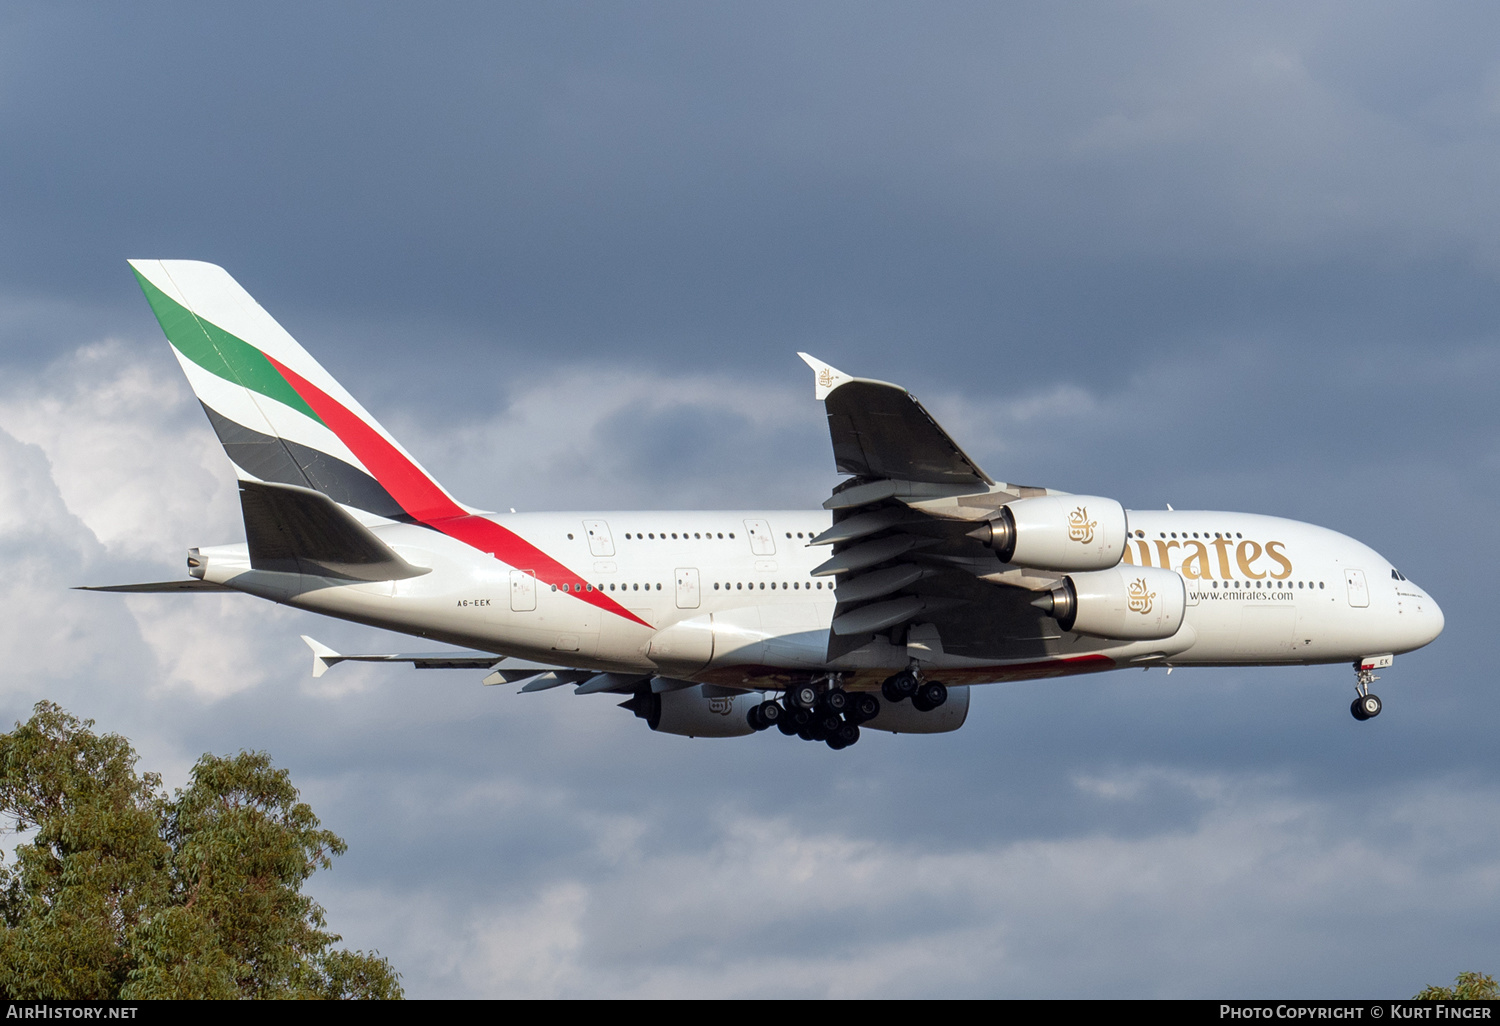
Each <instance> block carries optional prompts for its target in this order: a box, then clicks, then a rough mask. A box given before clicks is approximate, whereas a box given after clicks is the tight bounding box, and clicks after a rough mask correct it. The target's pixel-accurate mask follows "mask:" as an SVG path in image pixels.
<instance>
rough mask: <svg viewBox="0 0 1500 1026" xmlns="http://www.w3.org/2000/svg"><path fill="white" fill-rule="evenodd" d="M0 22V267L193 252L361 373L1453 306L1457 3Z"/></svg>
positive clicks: (1470, 132) (1471, 218) (1387, 316)
mask: <svg viewBox="0 0 1500 1026" xmlns="http://www.w3.org/2000/svg"><path fill="white" fill-rule="evenodd" d="M142 11H145V12H146V13H145V14H144V15H143V14H142V13H141V12H142ZM8 35H9V37H10V38H9V47H8V49H9V52H10V54H11V60H12V64H11V68H10V70H9V72H8V80H7V87H6V98H5V101H4V104H3V108H0V117H3V125H4V135H5V140H6V141H5V149H6V155H7V159H6V161H5V162H4V165H3V167H4V170H3V172H0V175H3V177H0V187H3V188H4V189H5V192H6V194H7V195H8V196H11V197H18V198H20V201H19V202H12V203H9V204H7V206H6V210H5V213H4V214H3V215H0V216H3V223H4V227H5V230H6V232H7V235H8V236H9V237H10V238H11V239H12V240H13V241H14V242H16V243H23V244H17V245H12V246H11V247H8V249H7V255H6V257H5V263H4V265H3V266H4V270H5V273H6V277H7V280H9V281H11V282H13V283H14V286H13V287H17V288H23V289H26V290H28V291H34V292H39V293H41V294H43V295H60V294H67V295H70V296H74V295H87V296H90V297H93V298H94V299H95V300H96V301H98V302H113V303H120V304H129V303H134V300H133V299H131V298H130V296H129V292H130V289H129V282H128V279H127V278H126V277H124V275H123V272H122V271H121V269H120V267H119V257H120V255H121V254H126V253H137V252H139V253H149V254H169V255H178V256H201V257H203V258H206V259H213V260H216V261H218V262H221V263H224V264H226V265H228V266H231V267H232V268H234V269H235V273H236V274H238V275H240V276H241V277H242V278H244V279H245V280H246V281H247V282H249V283H250V284H251V287H252V289H253V290H254V291H255V292H256V293H257V294H265V295H269V296H272V297H274V298H275V300H276V303H277V307H278V309H279V310H281V311H283V316H284V317H285V318H286V319H288V320H290V321H292V322H294V323H318V322H319V321H320V320H323V319H326V318H327V316H328V313H329V312H330V311H331V310H338V311H340V317H341V318H343V319H344V320H346V321H348V320H349V319H350V318H351V316H352V317H356V318H358V317H362V318H364V319H367V320H368V321H370V322H394V326H392V327H387V328H385V329H384V330H382V329H380V328H379V327H374V326H373V325H372V326H371V328H370V329H369V331H368V332H367V333H366V334H367V335H368V336H369V337H366V338H350V339H348V340H347V342H346V343H345V344H346V345H360V343H363V345H360V351H362V352H364V353H366V354H368V353H369V352H370V349H369V346H370V345H371V344H373V345H375V346H377V347H378V351H379V352H380V353H381V354H382V357H383V358H390V357H392V356H393V355H395V354H396V353H397V352H399V350H400V349H401V348H407V347H410V346H413V345H417V346H421V347H423V348H425V349H429V350H432V349H436V350H440V351H448V352H449V355H450V356H451V358H453V359H454V360H458V359H461V358H467V359H468V360H469V361H471V362H475V363H478V364H479V365H480V366H483V367H484V368H485V369H486V370H487V371H489V372H495V371H497V370H500V369H502V368H503V366H504V364H505V362H510V361H515V360H518V359H520V360H523V361H526V362H530V361H532V360H535V359H537V356H536V351H537V350H538V349H544V350H546V351H548V352H555V351H556V350H558V349H562V350H564V351H566V352H568V353H571V354H575V355H576V354H589V355H591V356H599V357H605V358H610V357H613V356H615V355H617V354H618V353H619V352H620V350H621V349H622V348H624V349H628V350H630V351H633V352H649V353H650V354H651V355H652V356H653V357H654V358H656V359H662V358H664V357H669V356H670V357H676V358H678V359H682V358H686V359H689V360H695V361H698V360H702V359H703V358H704V356H705V353H706V352H711V353H712V357H713V362H714V363H715V364H718V365H723V364H726V363H728V364H734V365H736V366H739V367H752V366H758V365H760V364H761V362H762V361H763V359H764V357H765V355H767V354H768V353H774V354H775V355H777V356H783V355H784V354H786V353H787V351H788V350H790V349H791V348H793V347H794V346H804V347H805V346H810V345H813V344H814V343H822V344H823V347H824V348H825V349H827V350H829V351H830V356H831V357H832V358H835V359H836V360H837V359H841V358H842V359H844V360H845V362H848V358H849V357H852V356H854V355H856V354H857V355H859V356H861V357H863V358H865V359H872V360H876V361H878V362H879V363H880V364H881V365H882V366H884V367H889V368H890V371H889V372H888V373H890V374H896V373H904V374H907V375H910V374H912V373H916V374H928V375H932V374H934V372H935V371H936V368H934V367H933V366H932V365H931V362H930V361H927V360H924V359H922V358H921V356H920V355H919V354H923V353H929V352H933V351H934V350H935V351H936V352H939V353H941V354H942V355H943V357H944V358H945V359H944V364H945V365H949V366H952V367H953V368H955V369H958V368H963V369H964V370H965V371H966V372H968V371H975V370H977V371H981V372H991V373H993V374H995V375H996V376H999V377H1002V378H1003V379H1004V380H1014V379H1017V378H1020V379H1022V380H1036V379H1039V378H1040V379H1045V378H1047V377H1050V376H1053V375H1054V374H1055V373H1056V367H1057V366H1058V364H1059V363H1061V364H1062V365H1064V366H1067V367H1068V368H1069V369H1070V373H1072V374H1074V375H1084V376H1085V377H1087V378H1088V379H1089V380H1092V381H1095V382H1099V381H1102V380H1104V379H1105V377H1106V375H1107V374H1108V373H1110V370H1109V368H1110V365H1111V364H1112V363H1113V362H1115V361H1118V360H1119V359H1120V358H1122V357H1129V356H1132V355H1138V354H1139V353H1141V352H1142V351H1150V350H1152V349H1155V348H1158V347H1161V346H1175V347H1177V348H1179V349H1182V350H1186V351H1191V348H1192V346H1193V344H1194V343H1195V341H1196V339H1197V338H1198V337H1199V336H1200V334H1201V333H1202V332H1204V331H1206V330H1210V329H1211V328H1218V329H1221V330H1222V329H1223V328H1225V327H1227V326H1232V327H1233V328H1235V329H1237V330H1240V331H1250V332H1257V333H1259V334H1263V335H1264V334H1267V332H1266V330H1265V329H1267V328H1272V329H1278V330H1276V331H1275V332H1274V333H1276V334H1286V333H1289V332H1290V333H1293V334H1295V333H1297V332H1299V331H1312V330H1317V331H1318V332H1319V334H1320V336H1322V337H1328V335H1329V333H1330V332H1332V333H1333V334H1334V335H1335V336H1336V337H1337V338H1338V340H1339V341H1343V342H1350V341H1352V340H1354V339H1355V338H1368V337H1369V336H1370V335H1371V334H1374V335H1376V336H1377V337H1387V338H1388V337H1391V336H1392V335H1393V334H1396V333H1398V332H1400V331H1401V330H1402V329H1405V328H1411V327H1414V326H1416V325H1418V324H1421V325H1426V326H1428V327H1429V328H1431V327H1436V328H1439V329H1441V328H1444V327H1449V326H1452V327H1451V329H1450V330H1457V331H1464V330H1466V329H1467V330H1470V331H1472V330H1473V329H1474V327H1475V326H1476V325H1479V324H1486V323H1488V322H1489V321H1490V320H1492V319H1493V314H1494V307H1493V304H1492V302H1491V301H1490V300H1489V299H1488V296H1487V295H1486V293H1487V291H1489V290H1487V289H1484V288H1481V286H1483V285H1487V284H1488V282H1490V281H1492V280H1493V274H1492V271H1491V268H1490V266H1489V265H1488V263H1487V262H1485V261H1484V260H1481V259H1480V258H1481V257H1483V256H1484V255H1485V254H1486V253H1488V252H1490V251H1491V250H1492V249H1493V247H1492V246H1491V245H1490V244H1489V243H1487V242H1486V241H1485V236H1486V233H1485V231H1484V229H1490V230H1491V231H1490V234H1491V235H1493V229H1494V228H1495V227H1496V222H1497V220H1500V218H1497V217H1496V211H1495V201H1494V200H1493V199H1492V198H1490V197H1489V195H1488V191H1489V190H1488V187H1487V186H1488V178H1487V176H1484V175H1482V174H1479V173H1477V171H1478V165H1480V164H1481V163H1482V162H1483V161H1487V160H1488V161H1492V160H1493V159H1494V155H1495V152H1496V149H1495V147H1496V140H1495V138H1494V125H1493V120H1494V114H1493V110H1492V109H1490V108H1489V107H1488V106H1486V105H1487V104H1491V105H1492V104H1493V99H1492V98H1491V97H1490V96H1489V93H1488V92H1487V90H1489V89H1490V88H1491V87H1490V85H1489V80H1488V79H1487V78H1486V75H1487V74H1488V73H1489V65H1488V64H1487V63H1486V62H1487V60H1488V58H1487V55H1486V54H1485V52H1484V51H1483V48H1482V47H1477V46H1475V45H1474V44H1473V43H1472V42H1469V40H1472V39H1473V38H1477V37H1479V36H1482V35H1483V31H1482V26H1479V25H1476V24H1474V18H1473V17H1467V18H1465V17H1460V16H1458V15H1456V14H1450V15H1449V16H1447V17H1446V18H1445V17H1442V16H1437V17H1433V18H1428V17H1427V16H1426V15H1423V16H1422V17H1420V18H1419V17H1416V16H1415V14H1414V13H1412V14H1411V16H1410V17H1401V16H1399V15H1395V16H1387V17H1384V18H1382V17H1378V16H1377V17H1368V18H1366V17H1364V16H1363V15H1362V14H1356V13H1355V12H1349V11H1341V10H1340V9H1338V8H1305V7H1304V6H1299V5H1293V6H1290V7H1287V8H1285V9H1283V10H1282V11H1281V12H1280V14H1279V16H1277V17H1272V18H1268V17H1266V16H1264V14H1262V13H1260V12H1258V11H1257V12H1255V13H1251V12H1249V11H1236V10H1233V9H1230V10H1225V9H1220V8H1213V9H1198V8H1194V7H1186V8H1171V7H1165V8H1163V7H1156V8H1146V9H1142V8H1119V7H1116V6H1113V5H1098V6H1074V7H1070V8H1069V12H1068V13H1060V14H1057V15H1053V14H1050V13H1044V12H1039V11H1034V10H1032V9H1030V8H1028V7H1026V6H1025V5H1020V6H1018V7H1012V8H1005V7H996V6H994V5H982V4H981V5H957V6H950V7H943V8H936V9H934V8H929V7H927V6H923V7H921V8H914V7H901V6H880V5H873V6H872V5H863V4H860V5H838V4H832V5H819V6H815V7H810V8H809V7H806V6H805V5H789V6H775V5H769V6H767V5H757V6H756V7H754V8H738V7H732V6H731V7H717V6H703V5H698V4H681V5H678V4H664V5H656V6H648V7H645V8H640V7H628V8H627V7H614V6H601V5H566V4H538V5H509V6H505V7H498V8H497V7H493V6H491V5H476V6H446V5H445V6H442V7H437V8H430V7H429V8H421V9H417V8H408V7H404V6H400V5H395V6H388V7H372V6H370V5H312V6H309V5H287V6H282V7H272V8H258V9H257V10H256V12H254V13H253V14H251V13H248V12H243V13H234V12H227V11H214V10H209V9H203V8H201V7H199V6H196V5H180V6H175V5H169V6H157V7H147V8H137V9H134V10H132V11H130V12H125V11H101V10H99V9H97V8H66V7H64V8H60V9H59V8H54V7H51V6H48V7H45V8H39V9H37V10H34V11H29V12H27V11H22V12H20V13H16V14H12V15H11V17H10V23H9V29H8ZM1393 82H1400V83H1402V87H1400V88H1397V87H1395V86H1394V85H1393V84H1392V83H1393ZM476 342H479V344H478V345H475V343H476ZM1290 344H1291V345H1294V346H1295V344H1296V343H1295V341H1292V342H1291V343H1290ZM455 347H457V351H454V350H455ZM12 348H14V343H12ZM476 350H477V351H476ZM366 373H370V374H371V375H372V376H378V372H374V371H367V372H366ZM943 377H951V375H940V378H939V379H940V380H941V379H942V378H943ZM429 387H437V385H436V383H435V382H434V383H432V384H431V385H430V386H429ZM471 387H472V386H471Z"/></svg>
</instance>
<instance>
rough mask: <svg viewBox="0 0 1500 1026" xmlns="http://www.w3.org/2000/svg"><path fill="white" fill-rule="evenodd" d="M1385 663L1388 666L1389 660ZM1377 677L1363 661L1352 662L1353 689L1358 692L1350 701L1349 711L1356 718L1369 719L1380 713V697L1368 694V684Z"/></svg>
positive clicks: (1377, 678)
mask: <svg viewBox="0 0 1500 1026" xmlns="http://www.w3.org/2000/svg"><path fill="white" fill-rule="evenodd" d="M1385 665H1387V666H1389V665H1390V663H1389V661H1387V662H1386V663H1385ZM1379 679H1380V678H1379V677H1377V676H1375V671H1374V670H1373V669H1371V668H1370V667H1368V666H1366V665H1365V663H1364V662H1358V663H1355V664H1354V690H1355V691H1357V692H1359V694H1358V695H1357V696H1356V697H1355V699H1354V701H1353V702H1352V703H1350V705H1349V712H1350V713H1352V714H1353V716H1354V718H1355V719H1356V720H1371V719H1374V718H1375V717H1376V716H1379V715H1380V708H1381V707H1380V699H1379V698H1378V697H1377V696H1375V695H1372V694H1370V685H1371V684H1374V683H1375V682H1376V681H1377V680H1379Z"/></svg>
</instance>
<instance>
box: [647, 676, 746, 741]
mask: <svg viewBox="0 0 1500 1026" xmlns="http://www.w3.org/2000/svg"><path fill="white" fill-rule="evenodd" d="M706 692H711V693H706ZM760 703H761V698H760V697H759V696H757V695H756V694H754V693H752V692H737V691H728V690H726V689H723V688H705V686H704V685H702V684H695V685H694V686H692V687H690V688H678V689H677V690H674V691H662V692H660V693H658V692H653V691H651V690H650V689H648V688H641V689H640V690H639V691H637V692H636V693H635V697H634V698H631V699H630V700H629V701H627V702H621V703H620V705H621V707H623V708H625V709H629V710H630V711H631V712H633V713H635V714H636V715H637V716H639V717H640V718H641V719H643V720H645V721H646V725H647V726H649V727H650V728H651V729H652V730H659V731H661V732H662V733H663V734H681V735H682V736H684V737H740V736H741V735H744V734H753V733H755V728H754V727H752V726H750V719H749V716H750V710H751V708H752V707H754V706H757V705H759V704H760Z"/></svg>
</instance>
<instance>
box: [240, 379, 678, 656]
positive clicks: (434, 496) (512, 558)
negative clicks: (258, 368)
mask: <svg viewBox="0 0 1500 1026" xmlns="http://www.w3.org/2000/svg"><path fill="white" fill-rule="evenodd" d="M266 359H267V360H270V361H271V366H273V367H275V368H276V370H277V371H278V372H280V374H281V376H282V377H284V378H286V380H287V383H288V384H289V385H291V386H292V388H293V389H295V390H296V392H297V394H298V395H300V396H301V397H302V400H303V401H304V402H305V403H307V405H309V406H311V407H312V408H313V411H314V412H315V413H317V415H318V416H319V417H321V418H322V420H323V423H325V424H327V425H328V427H329V428H330V429H331V430H332V431H333V433H334V434H335V435H338V437H339V440H340V441H341V442H343V443H344V444H345V445H347V446H348V447H349V451H350V452H352V453H354V455H355V456H357V457H358V458H359V461H360V462H361V463H363V464H364V465H365V469H366V470H368V471H369V472H370V473H371V474H373V475H375V480H377V481H379V482H380V483H381V485H382V486H384V488H385V490H386V491H388V492H390V493H391V496H392V497H393V498H394V499H395V500H396V502H397V503H399V504H400V506H401V508H402V509H404V510H406V512H407V513H408V514H410V515H411V516H412V517H413V518H414V519H416V520H418V521H419V522H421V523H423V524H426V525H427V526H428V527H431V528H433V529H434V530H437V531H441V532H442V533H443V534H446V535H447V536H448V537H450V538H454V539H457V540H458V541H461V542H463V543H464V544H465V545H470V546H472V547H474V548H476V549H478V550H479V551H480V552H485V553H488V554H490V555H492V556H494V557H495V558H496V559H498V560H500V561H501V562H502V563H506V564H509V565H510V566H513V567H515V568H517V569H521V570H530V571H531V572H532V573H533V574H535V575H536V578H537V580H539V581H541V582H542V583H544V584H551V585H556V586H557V587H559V588H561V589H562V590H564V591H566V592H568V593H569V594H571V595H573V596H574V597H575V598H578V599H581V600H583V601H584V602H587V603H589V604H590V605H594V606H598V607H599V608H600V609H602V610H604V611H605V612H607V613H613V614H615V615H616V616H622V617H624V618H625V619H627V620H631V621H633V622H635V623H638V624H640V625H641V626H642V627H650V626H651V625H650V624H649V623H647V622H646V621H644V620H642V619H641V618H640V617H638V616H636V615H635V614H634V613H632V612H631V611H630V610H628V609H626V608H625V607H624V606H622V605H620V604H619V603H618V602H616V601H615V600H614V599H612V598H609V597H607V596H606V595H604V594H603V593H602V592H599V591H596V590H595V589H594V587H593V585H591V584H590V583H589V582H587V581H585V580H584V579H583V578H582V577H579V576H578V575H577V574H576V573H574V572H573V571H572V570H570V569H568V568H567V567H566V566H564V565H563V564H562V563H559V562H558V561H557V560H555V559H553V558H552V557H551V556H549V555H547V554H546V553H545V552H543V551H542V550H541V549H539V548H537V547H536V546H535V545H533V544H531V543H530V542H528V541H526V540H525V539H524V538H522V537H520V536H519V535H517V534H516V533H515V532H513V531H509V530H507V529H505V528H504V527H501V526H500V525H499V524H497V523H495V522H494V521H493V520H487V519H485V518H484V517H476V516H470V515H469V514H468V513H465V512H464V511H463V509H462V508H461V507H460V506H459V505H458V503H456V502H454V501H453V499H452V498H450V497H449V495H448V493H447V492H445V491H443V489H442V488H440V487H438V484H437V482H436V481H434V480H433V479H432V478H430V477H428V476H427V475H426V474H425V473H423V472H422V469H421V468H420V467H418V466H417V465H416V464H415V463H413V462H412V461H411V460H409V459H407V458H406V456H405V455H403V454H402V452H401V450H400V449H398V448H396V447H395V446H394V445H392V444H391V443H390V441H388V440H387V439H386V437H385V436H384V435H382V434H381V433H380V432H379V431H376V430H375V429H374V428H372V427H370V425H368V424H366V423H365V422H364V421H363V420H361V419H360V418H359V417H357V416H355V415H354V414H353V413H352V412H350V411H349V410H348V409H347V408H345V406H344V405H343V404H342V403H340V402H339V401H338V400H337V399H334V398H333V397H332V396H330V395H329V394H328V393H327V392H324V391H323V390H322V389H321V388H319V387H318V386H317V385H314V384H313V383H312V382H310V381H308V380H307V379H306V378H304V377H302V376H301V375H300V374H298V373H297V372H296V371H294V370H292V369H291V368H289V367H287V366H285V365H283V364H281V363H278V362H277V361H276V360H275V359H274V358H273V357H271V356H269V355H268V356H267V357H266Z"/></svg>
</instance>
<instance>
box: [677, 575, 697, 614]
mask: <svg viewBox="0 0 1500 1026" xmlns="http://www.w3.org/2000/svg"><path fill="white" fill-rule="evenodd" d="M676 572H677V608H678V609H697V608H698V604H699V602H701V601H702V593H701V591H700V590H699V585H698V568H697V567H688V566H680V567H678V568H677V571H676Z"/></svg>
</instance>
